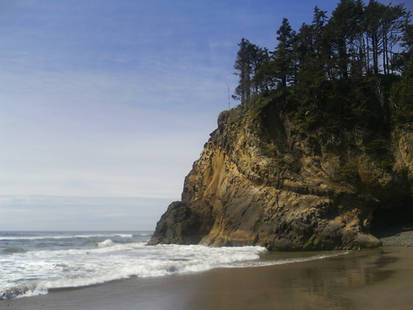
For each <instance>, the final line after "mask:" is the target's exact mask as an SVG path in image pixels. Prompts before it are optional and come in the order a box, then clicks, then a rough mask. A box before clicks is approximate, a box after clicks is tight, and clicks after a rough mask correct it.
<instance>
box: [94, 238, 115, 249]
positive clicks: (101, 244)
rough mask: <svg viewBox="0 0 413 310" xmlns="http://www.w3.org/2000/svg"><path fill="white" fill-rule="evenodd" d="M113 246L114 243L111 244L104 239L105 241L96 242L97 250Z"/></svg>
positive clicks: (110, 241) (108, 240)
mask: <svg viewBox="0 0 413 310" xmlns="http://www.w3.org/2000/svg"><path fill="white" fill-rule="evenodd" d="M114 244H115V243H113V241H112V240H110V239H106V240H105V241H102V242H98V247H99V248H107V247H109V246H112V245H114Z"/></svg>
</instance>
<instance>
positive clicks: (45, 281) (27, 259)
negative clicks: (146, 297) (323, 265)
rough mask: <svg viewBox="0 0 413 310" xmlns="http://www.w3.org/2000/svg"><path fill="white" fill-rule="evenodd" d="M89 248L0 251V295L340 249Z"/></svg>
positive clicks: (131, 245) (111, 245)
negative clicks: (279, 253)
mask: <svg viewBox="0 0 413 310" xmlns="http://www.w3.org/2000/svg"><path fill="white" fill-rule="evenodd" d="M100 244H102V245H103V244H104V246H98V247H97V248H94V249H70V250H43V251H28V252H25V253H15V254H13V255H4V256H0V299H9V298H15V297H27V296H33V295H40V294H46V293H47V291H48V290H49V289H53V288H69V287H80V286H88V285H94V284H99V283H104V282H108V281H112V280H117V279H125V278H129V277H133V276H136V277H142V278H145V277H162V276H167V275H171V274H187V273H194V272H201V271H206V270H210V269H214V268H232V267H238V268H240V267H250V266H264V265H274V264H286V263H294V262H305V261H309V260H315V259H323V258H327V257H331V256H336V255H342V254H346V252H343V253H340V254H325V255H314V256H311V257H305V258H295V259H284V260H275V261H260V260H258V258H259V257H260V254H262V253H263V252H265V251H266V250H265V249H264V248H262V247H257V246H246V247H221V248H211V247H206V246H202V245H157V246H146V245H145V243H143V242H134V243H124V244H117V243H114V242H113V241H112V240H110V239H107V240H105V241H103V242H101V243H100Z"/></svg>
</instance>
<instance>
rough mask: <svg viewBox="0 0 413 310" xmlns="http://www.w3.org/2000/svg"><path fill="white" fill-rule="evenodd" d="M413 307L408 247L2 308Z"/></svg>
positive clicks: (117, 286) (107, 287)
mask: <svg viewBox="0 0 413 310" xmlns="http://www.w3.org/2000/svg"><path fill="white" fill-rule="evenodd" d="M277 255H283V254H277ZM288 255H291V254H288ZM412 308H413V248H404V247H384V248H381V249H376V250H365V251H356V252H351V253H350V254H348V255H345V256H338V257H334V258H329V259H325V260H318V261H311V262H304V263H294V264H287V265H276V266H269V267H256V268H245V269H217V270H212V271H209V272H204V273H199V274H192V275H181V276H178V275H177V276H170V277H166V278H157V279H129V280H123V281H115V282H111V283H106V284H103V285H98V286H93V287H88V288H82V289H73V290H60V291H51V292H49V294H48V295H46V296H38V297H30V298H22V299H16V300H10V301H0V309H16V310H17V309H25V310H50V309H53V310H55V309H58V310H74V309H76V310H79V309H82V310H83V309H84V310H97V309H99V310H132V309H145V310H151V309H156V310H163V309H168V310H173V309H184V310H185V309H229V310H230V309H237V310H238V309H260V310H262V309H282V310H288V309H317V310H319V309H349V310H350V309H351V310H357V309H363V310H366V309H374V310H379V309H386V310H387V309H392V310H398V309H400V310H401V309H403V310H405V309H412Z"/></svg>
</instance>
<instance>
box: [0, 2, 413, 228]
mask: <svg viewBox="0 0 413 310" xmlns="http://www.w3.org/2000/svg"><path fill="white" fill-rule="evenodd" d="M336 3H337V2H336V1H327V0H320V1H313V0H301V1H290V2H286V1H274V0H262V1H247V0H241V1H229V0H228V1H224V0H220V1H218V0H216V1H200V0H193V1H182V0H174V1H161V0H154V1H135V0H133V1H128V0H123V1H108V0H89V1H84V0H81V1H80V0H79V1H55V0H14V1H7V0H0V38H1V39H0V42H1V43H0V44H1V48H0V148H1V150H2V151H1V152H0V188H1V196H0V229H1V230H11V229H16V230H21V229H29V230H30V229H43V230H47V229H74V230H80V229H83V230H93V229H131V230H134V229H153V227H154V225H155V222H156V220H157V219H158V218H159V216H160V214H161V213H162V212H163V211H164V210H165V209H166V207H167V205H168V203H169V202H170V201H172V200H176V199H179V197H180V193H181V189H182V184H183V180H184V177H185V175H186V174H187V173H188V172H189V170H190V169H191V166H192V163H193V161H194V160H196V159H197V158H198V156H199V154H200V152H201V150H202V146H203V144H204V143H205V142H206V141H207V139H208V136H209V133H210V132H211V131H212V130H214V128H215V127H216V118H217V115H218V113H219V112H220V111H222V110H223V109H226V108H227V106H228V103H227V96H228V94H227V85H228V86H229V87H230V89H231V91H232V90H233V88H234V86H235V84H236V78H235V76H234V75H233V63H234V59H235V54H236V51H237V43H238V42H239V41H240V39H241V38H242V37H246V38H248V39H249V40H250V41H252V42H254V43H256V44H259V45H261V46H266V47H268V48H273V47H274V46H275V45H276V42H275V32H276V30H277V28H278V27H279V25H280V22H281V19H282V18H283V17H287V18H289V19H290V22H291V24H292V25H293V27H294V28H296V29H297V28H298V27H299V26H300V25H301V23H302V22H310V21H311V18H312V9H313V7H314V6H315V5H318V6H319V7H320V8H322V9H325V10H328V11H329V12H331V10H332V9H333V8H334V7H335V5H336ZM393 3H400V2H397V1H393ZM405 4H406V5H407V6H408V7H409V8H410V9H412V6H413V5H412V3H411V2H410V1H406V3H405ZM231 104H232V105H234V104H235V103H234V102H232V103H231Z"/></svg>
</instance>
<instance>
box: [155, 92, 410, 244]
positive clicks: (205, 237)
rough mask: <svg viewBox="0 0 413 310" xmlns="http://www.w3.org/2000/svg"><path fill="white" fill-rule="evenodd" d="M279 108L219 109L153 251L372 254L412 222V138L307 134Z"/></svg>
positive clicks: (402, 130)
mask: <svg viewBox="0 0 413 310" xmlns="http://www.w3.org/2000/svg"><path fill="white" fill-rule="evenodd" d="M311 117H312V115H311V113H310V112H307V113H305V114H304V115H302V116H301V118H297V117H292V116H291V115H289V114H288V113H286V112H284V111H283V110H282V109H281V108H280V105H279V104H278V103H277V100H274V99H271V98H267V99H260V100H257V102H255V103H254V105H253V106H251V107H249V108H246V107H244V106H239V107H237V108H235V109H232V110H230V111H224V112H222V113H221V114H220V116H219V119H218V128H217V129H216V130H215V131H214V132H213V133H212V134H211V137H210V139H209V141H208V142H207V143H206V144H205V147H204V150H203V152H202V154H201V157H200V158H199V159H198V160H197V161H196V162H195V163H194V165H193V168H192V170H191V171H190V173H189V174H188V176H187V177H186V179H185V184H184V189H183V193H182V200H181V201H178V202H173V203H172V204H171V205H170V206H169V207H168V209H167V211H166V213H165V214H164V215H163V216H162V217H161V219H160V220H159V222H158V224H157V227H156V231H155V233H154V235H153V237H152V239H151V240H150V244H157V243H180V244H192V243H202V244H207V245H214V246H221V245H263V246H266V247H267V248H268V249H278V250H302V249H304V250H313V249H354V248H365V247H377V246H379V245H380V241H379V240H378V239H377V238H376V237H375V236H374V235H376V234H377V233H380V232H382V231H384V230H386V229H387V226H388V225H392V224H395V225H396V224H397V225H398V224H401V225H404V224H408V223H411V222H412V221H411V220H412V219H413V216H412V214H413V211H412V210H413V203H412V201H413V199H412V192H413V130H412V129H411V128H409V127H408V126H407V127H406V126H404V127H397V126H396V127H392V128H391V129H389V130H388V131H387V132H388V134H386V135H385V136H382V135H381V136H377V134H376V133H375V131H374V129H366V128H363V127H362V126H355V127H353V128H351V129H346V128H343V129H342V130H339V131H337V130H336V131H330V130H329V128H328V126H327V125H325V126H324V125H321V126H319V127H318V128H317V129H316V130H307V129H305V126H303V123H305V122H306V120H307V119H309V118H311Z"/></svg>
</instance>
